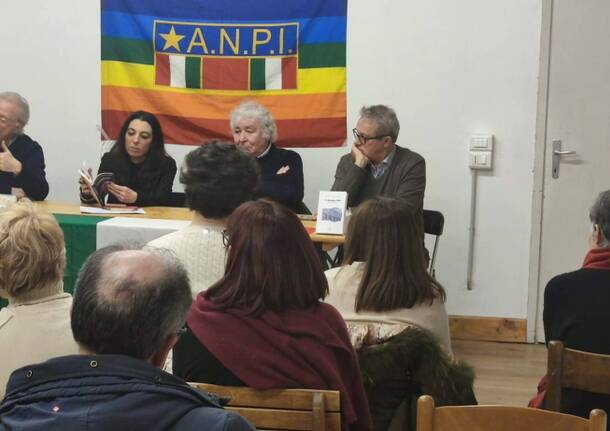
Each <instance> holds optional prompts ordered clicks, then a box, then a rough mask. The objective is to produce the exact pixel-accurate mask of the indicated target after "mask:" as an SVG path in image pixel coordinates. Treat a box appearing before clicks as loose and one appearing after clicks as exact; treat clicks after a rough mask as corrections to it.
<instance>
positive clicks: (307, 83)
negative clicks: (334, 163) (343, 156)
mask: <svg viewBox="0 0 610 431" xmlns="http://www.w3.org/2000/svg"><path fill="white" fill-rule="evenodd" d="M346 10H347V3H346V0H224V1H218V0H102V24H101V25H102V126H103V128H104V129H105V130H106V131H107V132H108V134H109V135H110V136H111V137H113V138H116V137H117V135H118V133H119V129H120V127H121V124H122V123H123V121H124V120H125V118H127V116H128V115H129V114H130V113H131V112H133V111H136V110H140V109H141V110H145V111H150V112H152V113H154V114H155V115H157V117H158V118H159V120H160V121H161V124H162V126H163V131H164V134H165V141H166V142H168V143H176V144H187V145H198V144H200V143H202V142H203V141H205V140H209V139H225V140H227V139H231V137H230V130H229V114H230V112H231V110H232V109H233V108H234V107H235V106H236V105H237V104H238V103H239V102H241V101H242V100H244V99H253V100H256V101H258V102H259V103H261V104H262V105H264V106H265V107H266V108H267V109H268V110H269V111H271V113H272V114H273V116H274V117H275V120H276V123H277V126H278V132H279V133H278V134H279V139H278V144H279V145H280V146H283V147H330V146H340V145H342V144H343V142H344V140H345V137H346V123H345V122H346V118H345V117H346V97H345V87H346V76H345V34H346Z"/></svg>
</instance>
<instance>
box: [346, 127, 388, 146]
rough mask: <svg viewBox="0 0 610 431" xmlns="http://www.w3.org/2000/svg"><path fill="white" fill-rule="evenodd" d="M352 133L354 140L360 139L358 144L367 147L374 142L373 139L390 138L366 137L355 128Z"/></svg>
mask: <svg viewBox="0 0 610 431" xmlns="http://www.w3.org/2000/svg"><path fill="white" fill-rule="evenodd" d="M352 133H353V134H354V138H356V139H358V142H360V145H365V144H366V143H367V142H368V141H370V140H373V139H381V138H385V137H386V136H388V135H381V136H364V135H363V134H362V133H360V132H359V131H358V129H356V128H355V127H354V128H353V129H352Z"/></svg>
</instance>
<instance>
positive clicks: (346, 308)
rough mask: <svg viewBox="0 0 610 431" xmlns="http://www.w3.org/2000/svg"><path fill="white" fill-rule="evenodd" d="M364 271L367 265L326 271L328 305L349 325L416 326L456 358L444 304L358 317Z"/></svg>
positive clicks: (363, 314)
mask: <svg viewBox="0 0 610 431" xmlns="http://www.w3.org/2000/svg"><path fill="white" fill-rule="evenodd" d="M363 271H364V262H354V263H352V264H351V265H346V266H341V267H338V268H332V269H329V270H328V271H326V272H325V274H326V278H327V279H328V287H329V290H330V292H329V295H328V296H327V297H326V299H325V300H324V302H327V303H328V304H330V305H332V306H333V307H335V308H336V309H337V310H339V312H340V313H341V315H342V316H343V318H344V319H345V321H346V322H348V324H349V323H353V322H384V323H398V324H402V325H415V326H419V327H420V328H424V329H427V330H428V331H430V332H432V334H434V335H435V336H436V337H437V338H438V340H439V342H440V343H441V345H442V346H443V347H444V348H445V351H446V352H447V353H449V354H452V350H451V337H450V335H449V318H448V317H447V311H446V310H445V304H444V302H443V301H441V300H435V301H434V302H433V303H432V305H429V304H418V305H416V306H414V307H411V308H399V309H396V310H391V311H383V312H379V313H376V312H369V311H366V312H359V313H356V312H355V311H354V304H355V303H356V292H358V286H359V285H360V280H361V279H362V275H363ZM349 326H354V325H348V327H349ZM399 326H401V325H399ZM354 327H355V326H354ZM402 329H404V328H400V327H399V328H397V331H398V332H400V331H401V330H402Z"/></svg>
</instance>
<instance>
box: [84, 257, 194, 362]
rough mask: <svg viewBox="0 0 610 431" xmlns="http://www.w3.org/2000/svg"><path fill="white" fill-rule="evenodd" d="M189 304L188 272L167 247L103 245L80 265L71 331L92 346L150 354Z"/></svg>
mask: <svg viewBox="0 0 610 431" xmlns="http://www.w3.org/2000/svg"><path fill="white" fill-rule="evenodd" d="M190 304H191V291H190V285H189V280H188V276H187V274H186V271H185V269H184V267H183V266H182V264H181V263H180V262H179V261H178V260H177V259H176V258H175V256H174V255H173V254H171V252H169V251H166V250H154V249H150V250H149V249H144V250H142V249H129V248H127V247H124V246H111V247H106V248H103V249H100V250H98V251H96V252H95V253H93V254H92V255H91V256H89V258H88V259H87V260H86V261H85V263H84V265H83V267H82V268H81V271H80V273H79V276H78V280H77V281H76V286H75V293H74V304H73V306H72V332H73V334H74V339H75V340H76V341H77V342H78V343H79V344H80V345H81V346H82V347H84V348H85V349H86V350H88V351H90V352H94V353H98V354H101V353H112V354H122V355H127V356H133V357H136V358H140V359H144V360H148V359H149V358H151V357H153V356H154V355H156V354H157V353H158V352H159V351H160V350H161V349H162V348H163V347H164V346H165V345H166V344H167V342H168V339H170V337H172V336H173V335H174V334H175V333H176V332H177V331H178V330H179V329H180V328H181V327H182V325H183V324H184V321H185V318H186V313H187V311H188V309H189V307H190Z"/></svg>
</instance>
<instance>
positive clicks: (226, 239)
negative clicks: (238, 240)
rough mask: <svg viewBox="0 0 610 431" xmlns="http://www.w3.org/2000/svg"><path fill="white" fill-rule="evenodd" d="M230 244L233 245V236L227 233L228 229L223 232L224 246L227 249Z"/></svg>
mask: <svg viewBox="0 0 610 431" xmlns="http://www.w3.org/2000/svg"><path fill="white" fill-rule="evenodd" d="M229 244H231V235H229V232H227V230H226V229H223V230H222V245H224V246H225V247H228V246H229Z"/></svg>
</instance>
